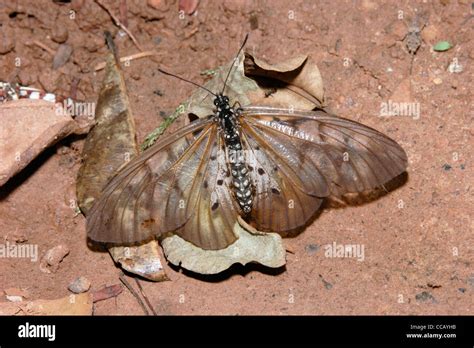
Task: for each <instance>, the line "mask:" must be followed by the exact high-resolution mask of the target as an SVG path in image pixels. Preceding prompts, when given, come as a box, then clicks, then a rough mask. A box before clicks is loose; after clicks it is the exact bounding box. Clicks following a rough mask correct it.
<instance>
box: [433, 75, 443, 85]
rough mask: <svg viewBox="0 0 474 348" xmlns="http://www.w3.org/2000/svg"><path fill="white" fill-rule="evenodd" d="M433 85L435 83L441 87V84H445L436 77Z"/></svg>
mask: <svg viewBox="0 0 474 348" xmlns="http://www.w3.org/2000/svg"><path fill="white" fill-rule="evenodd" d="M433 83H434V84H435V85H440V84H442V83H443V80H441V79H440V78H439V77H435V78H434V79H433Z"/></svg>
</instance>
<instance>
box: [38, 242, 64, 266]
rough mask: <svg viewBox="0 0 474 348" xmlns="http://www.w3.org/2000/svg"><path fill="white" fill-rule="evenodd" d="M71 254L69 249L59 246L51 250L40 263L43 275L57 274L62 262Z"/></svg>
mask: <svg viewBox="0 0 474 348" xmlns="http://www.w3.org/2000/svg"><path fill="white" fill-rule="evenodd" d="M68 254H69V248H68V247H67V246H66V245H64V244H61V245H58V246H55V247H54V248H51V249H49V250H48V251H47V252H46V254H45V255H44V256H43V258H42V259H41V262H40V270H41V272H43V273H55V272H56V271H57V270H58V269H59V264H60V263H61V261H62V260H63V259H64V258H65V257H66V256H67V255H68Z"/></svg>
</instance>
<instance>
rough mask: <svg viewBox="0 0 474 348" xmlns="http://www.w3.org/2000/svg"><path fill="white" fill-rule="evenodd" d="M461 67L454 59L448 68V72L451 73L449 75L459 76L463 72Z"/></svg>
mask: <svg viewBox="0 0 474 348" xmlns="http://www.w3.org/2000/svg"><path fill="white" fill-rule="evenodd" d="M463 69H464V68H463V66H462V65H461V64H459V62H458V60H457V59H455V60H453V61H452V62H451V64H449V66H448V71H449V72H450V73H451V74H453V73H454V74H459V73H461V72H462V71H463Z"/></svg>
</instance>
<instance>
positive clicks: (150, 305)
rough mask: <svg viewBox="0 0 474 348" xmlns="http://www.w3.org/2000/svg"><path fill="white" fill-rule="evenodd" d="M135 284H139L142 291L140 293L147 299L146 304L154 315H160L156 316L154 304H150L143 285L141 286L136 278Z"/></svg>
mask: <svg viewBox="0 0 474 348" xmlns="http://www.w3.org/2000/svg"><path fill="white" fill-rule="evenodd" d="M135 282H136V283H137V285H138V289H140V293H141V294H142V296H143V298H144V299H145V302H146V304H147V305H148V308H150V310H151V311H152V313H153V315H158V314H156V312H155V309H154V308H153V306H152V304H151V303H150V300H148V297H147V295H146V294H145V291H143V288H142V285H141V284H140V281H139V280H138V279H137V278H135Z"/></svg>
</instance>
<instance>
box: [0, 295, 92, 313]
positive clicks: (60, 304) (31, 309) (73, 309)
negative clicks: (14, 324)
mask: <svg viewBox="0 0 474 348" xmlns="http://www.w3.org/2000/svg"><path fill="white" fill-rule="evenodd" d="M91 314H92V295H90V294H80V295H69V296H67V297H63V298H60V299H55V300H35V301H28V302H24V301H23V302H18V303H12V302H6V303H5V302H4V303H0V315H91Z"/></svg>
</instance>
